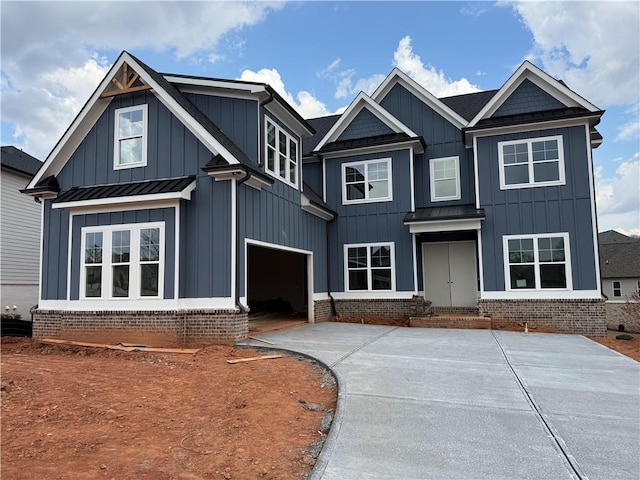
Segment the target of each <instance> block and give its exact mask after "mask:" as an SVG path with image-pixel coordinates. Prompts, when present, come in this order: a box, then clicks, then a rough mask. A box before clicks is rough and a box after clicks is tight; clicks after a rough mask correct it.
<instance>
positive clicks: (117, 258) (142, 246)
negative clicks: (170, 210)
mask: <svg viewBox="0 0 640 480" xmlns="http://www.w3.org/2000/svg"><path fill="white" fill-rule="evenodd" d="M163 246H164V224H163V223H145V224H132V225H114V226H103V227H85V228H83V229H82V251H83V259H82V273H81V277H82V278H81V298H83V299H140V298H162V282H161V281H160V279H161V278H162V272H163V267H164V261H163Z"/></svg>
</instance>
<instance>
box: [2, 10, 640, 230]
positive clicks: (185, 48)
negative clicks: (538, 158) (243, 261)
mask: <svg viewBox="0 0 640 480" xmlns="http://www.w3.org/2000/svg"><path fill="white" fill-rule="evenodd" d="M639 12H640V3H639V2H622V1H614V2H575V1H571V2H558V1H553V2H533V1H526V2H505V1H499V2H464V1H460V2H458V1H449V2H432V1H421V2H418V1H413V2H383V1H379V2H319V1H315V2H266V1H265V2H255V3H248V2H213V1H202V2H169V1H146V2H119V1H111V2H104V3H101V2H86V1H85V2H82V1H72V2H55V1H48V2H22V1H20V2H10V1H5V0H2V1H0V30H1V33H0V43H1V44H0V67H1V74H0V102H1V104H0V120H1V123H2V131H1V143H2V145H15V146H17V147H19V148H22V149H23V150H24V151H26V152H27V153H29V154H31V155H34V156H35V157H37V158H40V159H42V160H44V159H45V158H46V157H47V155H48V153H49V152H50V151H51V149H52V148H53V146H54V145H55V144H56V142H57V141H58V140H59V138H60V137H61V135H62V134H63V133H64V131H65V130H66V128H67V127H68V126H69V124H70V123H71V122H72V120H73V118H74V117H75V116H76V115H77V113H78V112H79V111H80V109H81V108H82V106H83V105H84V103H85V102H86V101H87V99H88V98H89V97H90V95H91V93H92V92H93V90H94V89H95V88H96V86H97V85H98V83H99V82H100V81H101V80H102V78H103V77H104V75H105V74H106V72H107V71H108V69H109V67H110V66H111V64H112V63H113V62H114V61H115V60H116V58H117V57H118V55H119V54H120V52H121V51H122V50H127V51H129V52H130V53H132V54H134V55H135V56H137V57H138V58H139V59H140V60H142V61H143V62H145V63H147V64H148V65H149V66H151V67H152V68H153V69H155V70H156V71H159V72H163V73H178V74H188V75H202V76H208V77H215V78H229V79H243V80H252V81H260V82H267V83H269V84H271V85H272V86H273V87H274V88H275V89H276V90H278V91H279V92H280V93H281V94H282V95H283V96H284V97H285V98H286V99H287V100H288V101H289V102H290V103H291V104H292V106H294V107H295V108H296V109H297V110H298V111H299V112H300V113H301V114H302V116H304V117H305V118H313V117H319V116H323V115H328V114H332V113H339V112H342V111H343V110H344V109H345V108H346V107H347V106H348V105H349V103H350V102H351V101H352V100H353V99H354V98H355V96H356V95H357V94H358V92H360V91H364V92H366V93H368V94H371V93H372V92H373V91H374V90H375V88H376V87H377V86H378V85H379V84H380V82H381V81H382V80H383V79H384V77H385V76H386V75H388V74H389V73H390V72H391V70H392V69H393V68H394V67H398V68H400V69H401V70H403V71H404V72H405V73H406V74H408V75H409V76H410V77H412V78H414V79H415V80H416V81H417V82H418V83H420V84H421V85H422V86H424V87H425V88H426V89H427V90H429V91H430V92H431V93H432V94H434V95H436V96H438V97H443V96H449V95H457V94H463V93H470V92H474V91H480V90H491V89H497V88H500V87H501V86H502V84H503V83H504V82H505V81H506V80H507V79H508V78H509V76H510V75H511V74H512V73H513V72H514V71H515V70H516V69H517V68H518V66H519V65H520V64H521V63H522V62H523V61H524V60H529V61H531V62H532V63H534V64H535V65H537V66H538V67H540V68H542V69H543V70H544V71H546V72H547V73H549V74H550V75H552V76H553V77H555V78H558V79H561V80H563V81H565V83H567V84H568V85H569V87H570V88H571V89H572V90H574V91H575V92H577V93H579V94H580V95H582V96H583V97H585V98H586V99H587V100H589V101H590V102H591V103H593V104H595V105H596V106H598V107H599V108H601V109H603V110H606V113H605V114H604V116H603V118H602V121H601V123H600V125H599V126H598V127H597V128H598V130H599V131H600V133H602V135H603V136H604V143H603V144H602V145H601V146H600V147H599V148H598V149H596V150H595V151H594V152H593V160H594V168H595V178H596V194H597V211H598V230H599V231H605V230H610V229H616V230H618V231H620V232H623V233H626V234H635V235H640V186H639V185H640V33H639V32H640V15H639Z"/></svg>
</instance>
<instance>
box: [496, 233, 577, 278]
mask: <svg viewBox="0 0 640 480" xmlns="http://www.w3.org/2000/svg"><path fill="white" fill-rule="evenodd" d="M504 250H505V255H506V258H505V267H506V280H507V290H541V289H571V262H570V257H569V234H567V233H557V234H542V235H518V236H505V237H504Z"/></svg>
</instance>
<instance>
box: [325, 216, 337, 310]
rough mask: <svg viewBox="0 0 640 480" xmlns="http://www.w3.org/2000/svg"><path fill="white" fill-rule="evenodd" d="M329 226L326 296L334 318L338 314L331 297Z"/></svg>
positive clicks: (327, 232)
mask: <svg viewBox="0 0 640 480" xmlns="http://www.w3.org/2000/svg"><path fill="white" fill-rule="evenodd" d="M332 221H333V220H332ZM329 225H330V223H328V224H327V231H326V242H327V255H326V258H327V295H328V296H329V301H330V302H331V315H333V316H334V317H336V316H337V315H338V312H337V311H336V301H335V300H334V298H333V296H332V295H331V256H330V255H329Z"/></svg>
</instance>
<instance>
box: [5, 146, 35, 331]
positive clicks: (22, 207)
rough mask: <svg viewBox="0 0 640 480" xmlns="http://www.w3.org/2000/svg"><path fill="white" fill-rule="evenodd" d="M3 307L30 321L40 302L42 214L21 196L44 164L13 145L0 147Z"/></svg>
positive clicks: (7, 311)
mask: <svg viewBox="0 0 640 480" xmlns="http://www.w3.org/2000/svg"><path fill="white" fill-rule="evenodd" d="M0 164H1V168H2V175H1V176H0V178H1V179H2V185H1V187H0V195H1V197H2V199H1V200H0V205H1V210H2V211H1V212H0V257H1V258H0V302H1V303H0V307H1V308H2V313H11V314H15V315H20V316H21V318H22V319H23V320H30V319H31V314H30V309H31V307H34V306H36V305H37V303H38V277H39V269H40V213H41V211H42V208H41V207H40V205H38V204H37V203H36V202H34V201H33V199H32V198H29V197H27V196H25V195H21V194H20V190H22V189H23V188H25V187H26V186H27V184H28V183H29V181H30V180H31V179H32V178H33V176H34V175H35V173H36V172H37V171H38V169H39V168H40V167H41V166H42V162H41V161H40V160H38V159H37V158H34V157H32V156H31V155H29V154H27V153H25V152H23V151H22V150H19V149H17V148H15V147H13V146H4V147H1V148H0Z"/></svg>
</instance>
